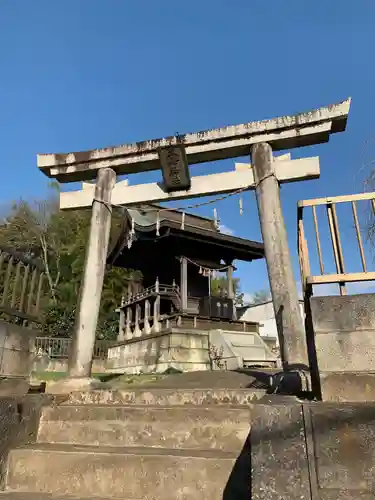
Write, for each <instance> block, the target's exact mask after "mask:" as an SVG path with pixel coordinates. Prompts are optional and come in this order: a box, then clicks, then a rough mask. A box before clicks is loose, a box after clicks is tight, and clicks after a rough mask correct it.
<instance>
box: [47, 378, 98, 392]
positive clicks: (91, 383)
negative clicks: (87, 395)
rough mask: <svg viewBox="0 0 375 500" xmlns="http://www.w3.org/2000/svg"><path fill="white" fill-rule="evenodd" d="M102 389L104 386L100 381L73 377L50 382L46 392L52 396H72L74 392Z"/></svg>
mask: <svg viewBox="0 0 375 500" xmlns="http://www.w3.org/2000/svg"><path fill="white" fill-rule="evenodd" d="M101 387H103V384H102V383H101V382H100V380H97V379H94V378H90V377H72V378H64V379H60V380H56V381H55V380H51V381H49V382H48V383H47V388H46V391H47V392H48V393H50V394H70V393H71V392H73V391H91V390H95V389H100V388H101Z"/></svg>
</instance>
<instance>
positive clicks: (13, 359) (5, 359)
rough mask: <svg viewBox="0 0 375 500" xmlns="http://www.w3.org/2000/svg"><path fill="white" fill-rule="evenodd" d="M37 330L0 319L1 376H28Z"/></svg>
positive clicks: (33, 354)
mask: <svg viewBox="0 0 375 500" xmlns="http://www.w3.org/2000/svg"><path fill="white" fill-rule="evenodd" d="M36 336H37V332H36V331H34V330H31V329H29V328H23V327H21V326H18V325H14V324H11V323H7V322H6V321H3V320H0V376H1V377H22V378H28V377H29V376H30V372H31V369H32V362H33V359H34V356H35V353H34V351H35V337H36Z"/></svg>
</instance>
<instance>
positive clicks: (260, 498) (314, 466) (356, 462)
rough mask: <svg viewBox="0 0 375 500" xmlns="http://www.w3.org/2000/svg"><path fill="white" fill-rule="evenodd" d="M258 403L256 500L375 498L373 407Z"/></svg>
mask: <svg viewBox="0 0 375 500" xmlns="http://www.w3.org/2000/svg"><path fill="white" fill-rule="evenodd" d="M286 399H289V401H286V402H283V400H282V397H271V398H270V401H269V403H268V404H266V403H265V404H262V401H260V402H259V404H254V407H253V412H252V413H253V414H252V429H251V433H250V440H249V441H250V444H249V446H250V454H251V467H252V484H251V489H252V496H251V498H252V500H255V499H256V500H266V499H267V500H279V499H284V498H285V499H286V498H288V499H290V500H294V499H295V500H297V499H298V500H344V499H345V500H354V499H359V498H361V499H362V500H370V499H372V498H374V495H375V448H374V446H373V442H374V437H375V405H374V404H329V403H322V402H318V403H310V404H301V403H298V402H297V401H294V402H293V401H292V399H291V398H286Z"/></svg>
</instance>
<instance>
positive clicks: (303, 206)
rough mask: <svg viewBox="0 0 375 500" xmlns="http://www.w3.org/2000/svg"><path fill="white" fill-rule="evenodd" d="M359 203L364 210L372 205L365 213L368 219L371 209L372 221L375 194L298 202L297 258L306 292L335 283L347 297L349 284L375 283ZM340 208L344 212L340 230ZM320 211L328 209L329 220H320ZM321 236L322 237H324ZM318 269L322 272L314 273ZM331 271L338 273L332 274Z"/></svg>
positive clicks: (327, 217)
mask: <svg viewBox="0 0 375 500" xmlns="http://www.w3.org/2000/svg"><path fill="white" fill-rule="evenodd" d="M359 202H361V205H362V207H361V208H365V209H366V207H365V206H364V205H365V204H366V202H367V204H369V207H367V210H366V213H367V217H368V213H369V211H368V208H369V209H370V211H371V212H370V213H371V217H374V216H375V192H371V193H361V194H353V195H346V196H335V197H330V198H317V199H312V200H303V201H299V202H298V255H299V264H300V271H301V281H302V287H303V289H304V290H305V291H306V290H311V288H312V286H313V285H321V284H334V283H336V284H337V285H338V287H339V292H340V294H341V295H346V294H347V287H346V285H347V283H354V282H365V281H373V280H375V272H374V271H372V270H370V269H369V261H370V260H372V259H369V257H368V256H367V257H366V253H367V249H366V247H365V245H364V243H363V242H364V239H365V238H364V236H363V228H361V225H360V217H359V213H361V212H359V210H358V207H357V203H359ZM338 206H340V209H341V211H342V219H341V225H340V226H339V218H338ZM318 207H322V208H324V209H325V212H326V217H325V219H323V220H322V219H319V218H318ZM307 209H310V210H309V214H307V213H306V211H307ZM350 212H351V213H350ZM308 215H310V220H309V221H306V219H307V216H308ZM318 219H319V220H318ZM307 225H309V226H310V227H309V228H308V229H310V230H306V227H307ZM340 227H341V230H340ZM343 228H344V229H343ZM367 232H368V220H367V223H366V227H365V233H367ZM307 233H309V234H314V235H315V238H314V239H315V247H316V254H315V255H314V256H313V257H312V252H311V245H310V247H309V245H308V240H307V237H306V234H307ZM343 233H345V234H343ZM322 234H323V237H321V235H322ZM365 237H366V236H365ZM329 240H330V244H329V243H328V241H329ZM343 241H344V242H345V243H346V242H348V243H349V244H348V245H346V248H347V254H346V257H348V256H349V252H350V259H348V260H350V266H351V267H355V268H356V270H355V272H348V271H347V267H346V265H345V259H344V248H343ZM353 242H354V243H353ZM349 247H350V248H349ZM323 255H324V256H325V258H323ZM317 264H318V266H317ZM317 267H318V268H319V271H318V272H315V269H316V268H317ZM332 269H334V270H335V271H336V272H332ZM357 269H361V270H357Z"/></svg>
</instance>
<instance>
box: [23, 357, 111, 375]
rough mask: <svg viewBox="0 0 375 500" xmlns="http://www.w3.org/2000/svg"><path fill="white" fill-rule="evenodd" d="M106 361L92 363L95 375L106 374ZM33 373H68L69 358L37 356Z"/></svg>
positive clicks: (98, 360) (97, 360)
mask: <svg viewBox="0 0 375 500" xmlns="http://www.w3.org/2000/svg"><path fill="white" fill-rule="evenodd" d="M106 363H107V361H106V360H105V359H94V361H93V363H92V372H93V373H104V372H105V371H106ZM32 371H33V372H39V373H40V372H59V373H64V372H67V371H68V359H67V358H49V357H48V356H36V357H35V358H34V361H33V364H32Z"/></svg>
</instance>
